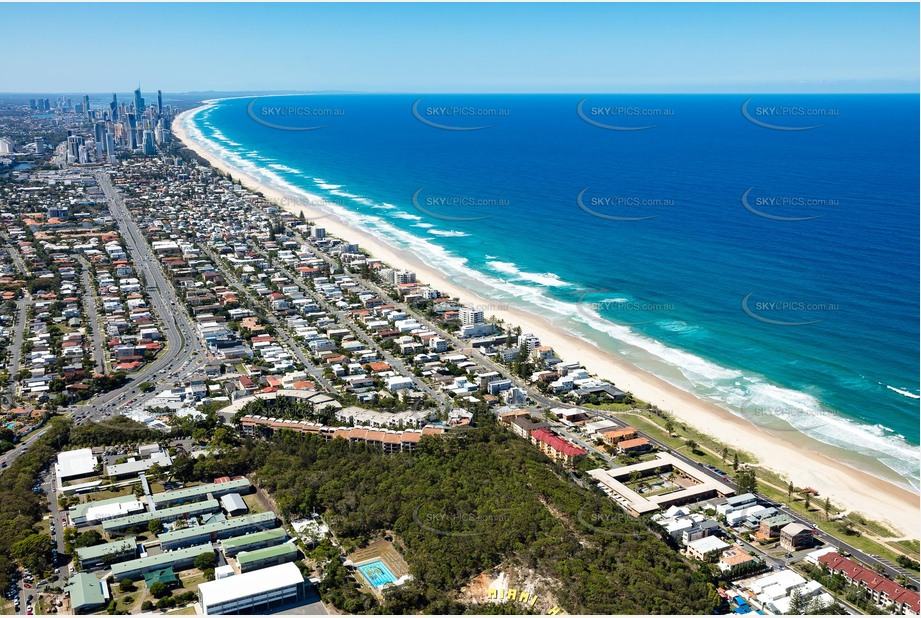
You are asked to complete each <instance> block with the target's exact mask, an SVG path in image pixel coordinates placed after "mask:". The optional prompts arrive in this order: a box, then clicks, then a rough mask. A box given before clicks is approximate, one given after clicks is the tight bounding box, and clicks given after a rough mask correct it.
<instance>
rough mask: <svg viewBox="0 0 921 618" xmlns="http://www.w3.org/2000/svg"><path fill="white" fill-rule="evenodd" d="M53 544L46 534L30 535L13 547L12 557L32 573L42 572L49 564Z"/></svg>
mask: <svg viewBox="0 0 921 618" xmlns="http://www.w3.org/2000/svg"><path fill="white" fill-rule="evenodd" d="M53 547H54V543H53V542H52V540H51V537H50V536H48V535H46V534H30V535H29V536H27V537H26V538H24V539H22V540H21V541H19V542H18V543H15V544H14V545H13V548H12V549H13V551H12V554H13V557H14V558H18V559H19V561H20V562H21V563H22V564H23V566H25V567H27V568H29V569H32V570H33V571H44V570H45V569H46V568H47V566H48V565H49V564H50V563H51V549H52V548H53Z"/></svg>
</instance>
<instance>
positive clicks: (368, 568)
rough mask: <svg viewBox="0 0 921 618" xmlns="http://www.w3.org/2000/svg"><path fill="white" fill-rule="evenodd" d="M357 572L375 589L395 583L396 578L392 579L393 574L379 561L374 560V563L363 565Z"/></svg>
mask: <svg viewBox="0 0 921 618" xmlns="http://www.w3.org/2000/svg"><path fill="white" fill-rule="evenodd" d="M358 570H359V571H361V574H362V575H364V576H365V579H367V580H368V581H369V582H371V585H372V586H374V587H376V588H381V587H383V586H384V585H385V584H390V583H393V582H395V581H397V578H396V577H394V575H393V573H391V572H390V569H388V568H387V565H385V564H384V563H383V562H381V561H380V560H375V561H374V562H369V563H368V564H363V565H361V566H360V567H358Z"/></svg>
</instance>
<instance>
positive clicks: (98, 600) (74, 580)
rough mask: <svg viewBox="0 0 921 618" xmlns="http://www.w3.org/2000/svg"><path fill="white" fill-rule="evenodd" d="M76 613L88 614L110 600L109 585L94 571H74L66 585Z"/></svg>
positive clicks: (65, 589) (65, 588) (66, 591)
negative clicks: (94, 573) (93, 572)
mask: <svg viewBox="0 0 921 618" xmlns="http://www.w3.org/2000/svg"><path fill="white" fill-rule="evenodd" d="M64 592H65V593H66V594H67V596H68V597H70V606H71V608H72V609H73V611H74V613H75V614H86V613H89V612H92V611H94V610H97V609H99V608H100V607H104V606H105V605H106V604H108V602H109V598H110V596H109V586H108V585H107V584H106V582H105V581H104V580H100V579H99V578H98V577H96V576H95V575H93V574H92V573H74V574H73V575H72V576H71V578H70V583H68V584H67V585H66V586H65V587H64Z"/></svg>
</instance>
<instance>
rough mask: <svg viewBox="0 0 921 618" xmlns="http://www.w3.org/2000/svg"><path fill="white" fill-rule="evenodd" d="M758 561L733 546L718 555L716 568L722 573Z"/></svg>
mask: <svg viewBox="0 0 921 618" xmlns="http://www.w3.org/2000/svg"><path fill="white" fill-rule="evenodd" d="M757 561H758V560H757V559H756V558H755V557H754V556H752V555H751V554H750V553H748V552H747V551H745V550H744V549H742V548H741V547H739V546H737V545H734V546H732V547H730V548H729V549H727V550H726V551H724V552H723V553H722V554H721V555H720V560H719V563H718V566H719V568H720V571H723V572H724V573H726V572H728V571H732V570H733V569H736V568H739V567H742V566H744V565H747V564H753V563H755V562H757Z"/></svg>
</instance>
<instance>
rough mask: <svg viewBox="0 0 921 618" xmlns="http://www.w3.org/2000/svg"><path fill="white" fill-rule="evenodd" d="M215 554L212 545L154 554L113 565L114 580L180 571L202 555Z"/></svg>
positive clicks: (207, 544) (206, 544)
mask: <svg viewBox="0 0 921 618" xmlns="http://www.w3.org/2000/svg"><path fill="white" fill-rule="evenodd" d="M209 553H210V554H213V553H214V547H212V546H211V543H204V544H202V545H196V546H195V547H186V548H185V549H177V550H175V551H164V552H163V553H160V554H153V555H150V556H146V557H144V558H135V559H134V560H127V561H125V562H119V563H116V564H113V565H112V578H113V579H114V580H115V581H121V580H122V579H125V578H127V579H138V578H139V577H142V576H143V575H144V574H145V573H150V572H151V571H158V570H160V569H166V568H169V567H172V568H173V569H175V570H177V571H180V570H182V569H187V568H189V567H190V566H192V565H193V564H195V559H196V558H197V557H198V556H200V555H202V554H209Z"/></svg>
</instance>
